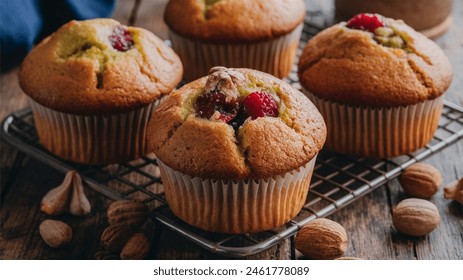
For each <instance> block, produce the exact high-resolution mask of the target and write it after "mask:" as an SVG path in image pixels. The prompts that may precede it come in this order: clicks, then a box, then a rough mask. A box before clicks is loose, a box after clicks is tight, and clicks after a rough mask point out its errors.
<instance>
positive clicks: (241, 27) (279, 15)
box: [164, 0, 305, 43]
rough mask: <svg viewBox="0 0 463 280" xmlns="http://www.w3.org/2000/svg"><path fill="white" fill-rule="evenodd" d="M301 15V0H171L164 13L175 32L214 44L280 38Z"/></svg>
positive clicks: (300, 20)
mask: <svg viewBox="0 0 463 280" xmlns="http://www.w3.org/2000/svg"><path fill="white" fill-rule="evenodd" d="M304 16H305V6H304V2H303V1H302V0H270V1H269V0H254V1H249V0H204V1H198V0H170V1H169V3H168V4H167V7H166V10H165V13H164V19H165V21H166V23H167V25H168V26H169V28H170V29H172V31H174V32H176V33H177V34H179V35H182V36H184V37H187V38H191V39H196V40H200V41H206V42H216V43H242V42H256V41H263V40H268V39H271V38H275V37H279V36H281V35H285V34H288V33H289V32H291V31H292V30H294V29H295V28H296V26H298V25H299V24H300V23H301V22H302V20H303V19H304Z"/></svg>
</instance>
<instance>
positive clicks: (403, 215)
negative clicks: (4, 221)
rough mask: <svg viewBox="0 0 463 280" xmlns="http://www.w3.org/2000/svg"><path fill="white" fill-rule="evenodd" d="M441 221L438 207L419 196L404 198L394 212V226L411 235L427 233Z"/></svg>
mask: <svg viewBox="0 0 463 280" xmlns="http://www.w3.org/2000/svg"><path fill="white" fill-rule="evenodd" d="M439 221H440V216H439V211H438V210H437V207H436V206H435V205H434V204H432V203H431V202H429V201H427V200H424V199H419V198H409V199H405V200H402V201H401V202H400V203H399V204H398V205H397V207H396V208H395V209H394V211H393V213H392V222H393V224H394V227H395V228H396V229H397V230H398V231H399V232H401V233H403V234H406V235H410V236H424V235H427V234H428V233H430V232H431V231H433V230H434V229H435V228H436V227H437V225H438V224H439Z"/></svg>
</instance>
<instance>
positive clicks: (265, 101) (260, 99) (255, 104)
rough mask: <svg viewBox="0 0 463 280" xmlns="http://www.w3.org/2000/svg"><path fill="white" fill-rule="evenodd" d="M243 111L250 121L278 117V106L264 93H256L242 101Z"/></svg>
mask: <svg viewBox="0 0 463 280" xmlns="http://www.w3.org/2000/svg"><path fill="white" fill-rule="evenodd" d="M243 105H244V109H245V110H246V113H248V114H249V116H251V118H252V119H257V118H259V117H265V116H269V117H276V116H278V104H277V102H276V101H275V99H274V98H273V97H272V96H271V95H270V94H268V93H267V92H265V91H261V92H259V91H256V92H253V93H251V94H249V95H248V96H246V98H245V99H244V100H243Z"/></svg>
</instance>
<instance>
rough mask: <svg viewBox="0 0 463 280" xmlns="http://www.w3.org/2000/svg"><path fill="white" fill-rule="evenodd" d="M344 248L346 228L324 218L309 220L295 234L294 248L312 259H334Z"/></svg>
mask: <svg viewBox="0 0 463 280" xmlns="http://www.w3.org/2000/svg"><path fill="white" fill-rule="evenodd" d="M346 248H347V233H346V230H345V229H344V228H343V227H342V226H341V225H340V224H338V223H336V222H334V221H332V220H329V219H325V218H319V219H315V220H313V221H311V222H309V223H308V224H306V225H305V226H303V227H302V228H301V229H300V230H299V232H298V234H297V236H296V249H297V250H298V251H299V252H301V253H302V254H304V255H305V256H307V257H309V258H312V259H320V260H330V259H331V260H332V259H336V258H339V257H341V256H342V255H343V254H344V252H345V251H346Z"/></svg>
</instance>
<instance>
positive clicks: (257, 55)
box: [170, 24, 302, 81]
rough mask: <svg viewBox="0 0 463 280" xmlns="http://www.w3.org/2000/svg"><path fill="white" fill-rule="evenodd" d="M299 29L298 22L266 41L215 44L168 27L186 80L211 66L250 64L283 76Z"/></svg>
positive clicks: (287, 71)
mask: <svg viewBox="0 0 463 280" xmlns="http://www.w3.org/2000/svg"><path fill="white" fill-rule="evenodd" d="M301 32H302V24H300V25H298V26H297V27H296V28H295V29H294V30H293V31H291V32H290V33H288V34H286V35H283V36H280V37H277V38H274V39H271V40H267V41H260V42H255V43H233V44H215V43H205V42H201V41H198V40H192V39H188V38H186V37H183V36H180V35H178V34H176V33H174V32H173V31H172V30H171V31H170V39H171V41H172V48H173V49H174V50H175V52H176V53H177V54H178V55H179V57H180V59H181V60H182V63H183V67H184V69H185V71H184V78H185V80H186V81H192V80H195V79H197V78H200V77H203V76H205V75H207V73H208V72H209V69H211V68H212V67H214V66H225V67H235V68H250V69H255V70H260V71H262V72H266V73H269V74H272V75H274V76H276V77H278V78H283V77H286V76H287V75H288V74H289V72H290V71H291V67H292V65H293V62H294V57H295V55H296V51H297V48H298V45H299V40H300V38H301Z"/></svg>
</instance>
